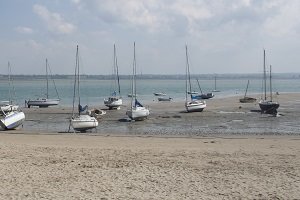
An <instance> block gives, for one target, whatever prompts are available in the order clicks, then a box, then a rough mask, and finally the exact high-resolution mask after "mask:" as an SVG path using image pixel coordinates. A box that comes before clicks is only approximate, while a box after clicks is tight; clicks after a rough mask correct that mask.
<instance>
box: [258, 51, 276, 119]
mask: <svg viewBox="0 0 300 200" xmlns="http://www.w3.org/2000/svg"><path fill="white" fill-rule="evenodd" d="M263 87H264V98H263V99H262V100H260V101H259V107H260V109H261V112H262V113H267V114H276V113H277V109H278V108H279V103H278V102H274V101H273V97H272V66H270V100H268V99H267V73H266V51H265V50H264V72H263Z"/></svg>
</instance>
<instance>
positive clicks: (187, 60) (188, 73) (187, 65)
mask: <svg viewBox="0 0 300 200" xmlns="http://www.w3.org/2000/svg"><path fill="white" fill-rule="evenodd" d="M185 54H186V67H187V76H188V81H189V82H188V84H189V90H190V93H191V100H192V96H193V95H192V85H191V75H190V65H189V58H188V50H187V45H186V46H185ZM187 88H188V86H187Z"/></svg>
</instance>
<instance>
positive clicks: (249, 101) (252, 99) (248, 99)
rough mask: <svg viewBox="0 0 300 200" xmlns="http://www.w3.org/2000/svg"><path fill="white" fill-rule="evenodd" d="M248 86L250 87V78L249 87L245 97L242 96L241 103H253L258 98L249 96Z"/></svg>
mask: <svg viewBox="0 0 300 200" xmlns="http://www.w3.org/2000/svg"><path fill="white" fill-rule="evenodd" d="M248 87H249V80H248V82H247V87H246V91H245V95H244V97H243V98H240V102H241V103H253V102H255V101H256V98H253V97H247V91H248Z"/></svg>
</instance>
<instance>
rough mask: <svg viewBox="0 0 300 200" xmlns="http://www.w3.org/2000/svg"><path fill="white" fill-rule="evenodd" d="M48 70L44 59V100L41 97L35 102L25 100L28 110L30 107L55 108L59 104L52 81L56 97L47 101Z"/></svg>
mask: <svg viewBox="0 0 300 200" xmlns="http://www.w3.org/2000/svg"><path fill="white" fill-rule="evenodd" d="M48 69H50V68H49V65H48V59H46V86H47V87H46V88H47V89H46V98H45V97H42V98H38V99H35V100H31V99H29V100H27V101H26V100H25V104H26V105H27V107H28V108H30V107H31V106H38V107H40V108H41V107H49V106H56V105H58V104H59V101H60V99H59V96H58V92H57V89H56V85H55V82H54V80H53V84H54V87H55V91H56V95H57V97H58V98H57V99H49V78H48Z"/></svg>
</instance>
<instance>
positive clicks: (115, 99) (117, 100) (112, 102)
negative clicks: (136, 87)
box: [104, 45, 123, 110]
mask: <svg viewBox="0 0 300 200" xmlns="http://www.w3.org/2000/svg"><path fill="white" fill-rule="evenodd" d="M117 61H118V60H117V55H116V46H115V45H114V65H113V72H114V86H115V87H114V91H113V92H112V94H111V96H110V97H108V99H104V105H105V106H107V107H108V108H109V109H110V110H111V109H117V110H119V109H120V107H121V106H122V103H123V101H122V97H121V89H120V78H119V69H118V62H117ZM116 88H117V89H118V96H117V91H116V90H115V89H116Z"/></svg>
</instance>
